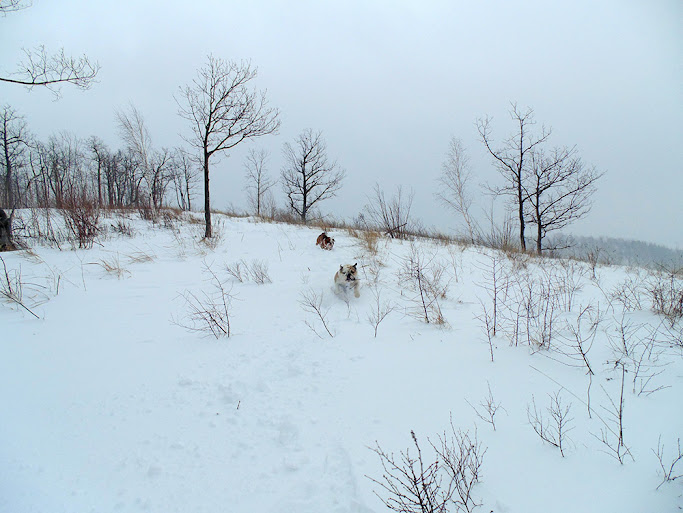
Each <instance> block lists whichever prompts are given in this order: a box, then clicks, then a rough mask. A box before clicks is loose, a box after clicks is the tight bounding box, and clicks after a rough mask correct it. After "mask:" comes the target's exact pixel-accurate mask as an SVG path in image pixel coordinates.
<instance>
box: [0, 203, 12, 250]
mask: <svg viewBox="0 0 683 513" xmlns="http://www.w3.org/2000/svg"><path fill="white" fill-rule="evenodd" d="M13 249H15V247H14V243H13V242H12V216H9V217H8V216H7V214H6V213H5V211H4V210H2V209H1V208H0V251H11V250H13Z"/></svg>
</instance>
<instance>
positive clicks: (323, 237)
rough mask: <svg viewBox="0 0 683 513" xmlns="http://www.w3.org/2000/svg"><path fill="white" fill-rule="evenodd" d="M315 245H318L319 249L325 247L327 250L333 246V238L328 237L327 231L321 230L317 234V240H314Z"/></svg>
mask: <svg viewBox="0 0 683 513" xmlns="http://www.w3.org/2000/svg"><path fill="white" fill-rule="evenodd" d="M315 245H316V246H320V248H321V249H327V250H328V251H329V250H331V249H332V248H333V247H334V239H333V238H331V237H329V236H328V235H327V233H325V232H322V233H321V234H320V235H318V240H316V241H315Z"/></svg>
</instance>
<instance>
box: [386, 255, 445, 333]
mask: <svg viewBox="0 0 683 513" xmlns="http://www.w3.org/2000/svg"><path fill="white" fill-rule="evenodd" d="M398 278H399V281H400V283H401V284H403V283H407V284H408V285H409V286H410V288H411V290H412V291H413V292H414V293H415V295H414V296H412V297H410V298H409V301H410V302H411V303H412V304H413V305H414V306H413V307H411V308H410V309H409V313H411V314H412V315H414V316H415V317H416V318H419V319H421V320H423V321H424V322H426V323H434V324H438V325H445V324H446V319H445V318H444V316H443V313H442V311H441V303H440V302H441V300H442V299H445V298H446V293H447V292H448V281H446V273H445V266H444V265H443V263H441V262H440V261H437V260H436V258H435V255H431V256H428V255H426V254H425V252H424V251H423V250H422V249H421V248H418V247H417V246H416V245H415V244H411V245H410V254H409V255H408V256H407V257H406V258H404V259H403V262H402V265H401V268H400V269H399V271H398Z"/></svg>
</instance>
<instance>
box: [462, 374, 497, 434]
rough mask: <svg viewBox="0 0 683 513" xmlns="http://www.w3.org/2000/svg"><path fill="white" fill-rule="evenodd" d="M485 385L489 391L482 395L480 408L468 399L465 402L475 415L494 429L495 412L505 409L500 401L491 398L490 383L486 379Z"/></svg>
mask: <svg viewBox="0 0 683 513" xmlns="http://www.w3.org/2000/svg"><path fill="white" fill-rule="evenodd" d="M486 386H487V387H488V390H489V393H488V395H487V396H485V397H484V399H483V400H482V401H481V402H480V403H479V406H480V407H481V409H479V408H478V407H477V406H474V405H472V403H470V402H469V401H467V404H469V405H470V407H471V408H472V409H473V410H474V413H476V414H477V417H479V418H480V419H481V420H483V421H484V422H486V423H487V424H491V426H492V427H493V430H494V431H495V430H496V414H497V413H498V410H503V411H505V408H503V406H502V405H501V403H499V402H497V401H496V400H495V399H494V398H493V393H492V392H491V384H490V383H489V382H488V381H487V382H486Z"/></svg>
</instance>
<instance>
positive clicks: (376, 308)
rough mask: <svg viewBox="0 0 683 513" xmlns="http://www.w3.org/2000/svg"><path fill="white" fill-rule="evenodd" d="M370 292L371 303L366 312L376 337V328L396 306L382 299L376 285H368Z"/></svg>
mask: <svg viewBox="0 0 683 513" xmlns="http://www.w3.org/2000/svg"><path fill="white" fill-rule="evenodd" d="M370 293H371V294H372V297H373V300H374V301H373V305H372V308H371V309H370V312H369V313H368V321H369V322H370V324H371V325H372V327H373V329H374V332H375V338H377V329H378V328H379V325H380V323H381V322H382V321H383V320H384V319H385V318H386V317H387V316H388V315H389V314H390V313H391V312H393V311H394V309H395V308H396V307H395V306H394V305H393V304H392V303H391V302H390V301H382V298H381V295H382V291H381V290H380V289H379V288H378V287H377V286H375V287H370Z"/></svg>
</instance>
